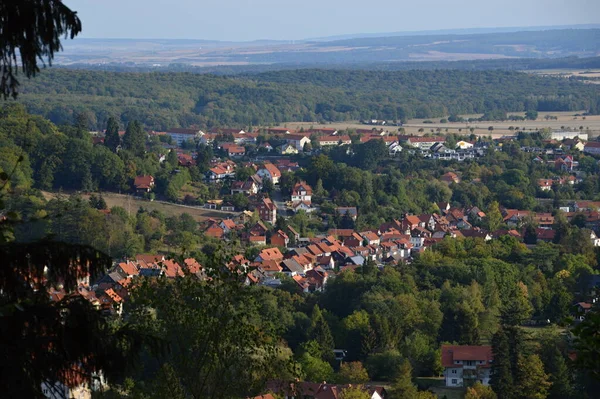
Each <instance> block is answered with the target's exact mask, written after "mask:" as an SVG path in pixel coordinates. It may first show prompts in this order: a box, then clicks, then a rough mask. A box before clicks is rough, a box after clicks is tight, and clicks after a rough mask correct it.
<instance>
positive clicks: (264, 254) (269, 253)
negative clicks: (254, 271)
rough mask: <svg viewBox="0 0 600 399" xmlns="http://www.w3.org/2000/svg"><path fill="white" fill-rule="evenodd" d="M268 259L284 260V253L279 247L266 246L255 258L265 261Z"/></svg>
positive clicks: (258, 260) (257, 260)
mask: <svg viewBox="0 0 600 399" xmlns="http://www.w3.org/2000/svg"><path fill="white" fill-rule="evenodd" d="M266 260H275V261H282V260H283V254H282V253H281V251H280V250H279V248H277V247H273V248H265V249H263V250H262V251H260V252H259V253H258V255H257V256H256V258H255V259H254V261H255V262H264V261H266Z"/></svg>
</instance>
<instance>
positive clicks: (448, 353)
mask: <svg viewBox="0 0 600 399" xmlns="http://www.w3.org/2000/svg"><path fill="white" fill-rule="evenodd" d="M441 351H442V366H443V367H460V365H456V364H455V363H454V362H455V361H456V360H463V361H464V360H485V364H484V365H483V364H482V365H478V366H480V367H490V365H491V361H492V360H493V354H492V347H491V346H490V345H479V346H477V345H442V348H441Z"/></svg>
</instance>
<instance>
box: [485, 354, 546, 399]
mask: <svg viewBox="0 0 600 399" xmlns="http://www.w3.org/2000/svg"><path fill="white" fill-rule="evenodd" d="M494 361H495V359H494ZM517 368H518V371H519V374H518V377H517V379H516V381H515V382H516V391H517V398H519V399H546V398H547V397H548V390H549V388H550V385H551V382H550V381H549V378H548V375H547V374H546V373H545V372H544V365H543V363H542V360H541V359H540V357H539V356H538V355H535V354H533V355H529V356H523V355H519V357H518V360H517Z"/></svg>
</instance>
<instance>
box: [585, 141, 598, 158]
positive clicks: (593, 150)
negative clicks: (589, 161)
mask: <svg viewBox="0 0 600 399" xmlns="http://www.w3.org/2000/svg"><path fill="white" fill-rule="evenodd" d="M583 152H585V153H586V154H592V155H600V142H597V141H588V142H587V143H585V147H583Z"/></svg>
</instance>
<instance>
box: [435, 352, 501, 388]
mask: <svg viewBox="0 0 600 399" xmlns="http://www.w3.org/2000/svg"><path fill="white" fill-rule="evenodd" d="M441 352H442V367H444V380H445V382H446V386H447V387H462V386H466V385H470V384H469V382H472V383H475V382H480V383H481V384H483V385H489V384H490V372H491V366H492V361H493V354H492V347H491V346H490V345H480V346H475V345H442V349H441Z"/></svg>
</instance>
